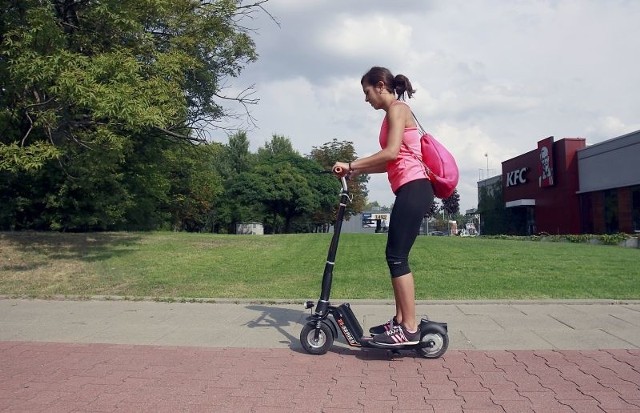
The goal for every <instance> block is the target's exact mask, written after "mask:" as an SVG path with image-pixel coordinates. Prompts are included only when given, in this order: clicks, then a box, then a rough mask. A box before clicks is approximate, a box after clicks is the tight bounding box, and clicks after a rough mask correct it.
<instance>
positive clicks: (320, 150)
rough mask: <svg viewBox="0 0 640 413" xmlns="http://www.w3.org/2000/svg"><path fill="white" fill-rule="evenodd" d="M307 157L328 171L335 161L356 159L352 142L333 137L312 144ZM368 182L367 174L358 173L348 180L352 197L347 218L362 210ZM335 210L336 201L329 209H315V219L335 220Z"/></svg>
mask: <svg viewBox="0 0 640 413" xmlns="http://www.w3.org/2000/svg"><path fill="white" fill-rule="evenodd" d="M309 157H310V158H311V159H313V160H315V161H316V162H317V163H318V164H320V165H321V166H322V167H323V168H324V169H325V170H326V171H330V170H331V168H332V167H333V165H334V164H335V163H336V162H337V161H344V162H349V161H352V160H354V159H356V158H357V155H356V152H355V149H354V148H353V142H349V141H343V142H340V141H338V140H337V139H335V138H334V139H333V140H332V141H331V142H327V143H325V144H323V145H322V146H320V147H315V146H314V147H313V149H312V151H311V154H310V155H309ZM368 182H369V176H368V175H358V176H357V177H356V178H355V179H353V180H349V182H348V186H349V192H350V194H351V195H352V196H353V199H352V201H351V203H350V204H349V208H347V213H346V217H347V219H348V218H349V217H351V216H353V215H357V214H359V213H361V212H362V211H364V209H365V205H366V203H367V195H368V191H367V183H368ZM336 211H337V203H336V206H334V207H333V209H332V210H331V211H324V210H319V211H317V220H318V221H324V222H333V221H335V216H336Z"/></svg>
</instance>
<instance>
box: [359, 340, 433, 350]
mask: <svg viewBox="0 0 640 413" xmlns="http://www.w3.org/2000/svg"><path fill="white" fill-rule="evenodd" d="M359 341H360V345H361V346H362V347H372V348H379V349H382V350H415V349H419V348H425V347H428V346H429V344H428V343H426V342H422V341H419V342H418V343H416V344H400V345H396V346H390V345H388V344H380V343H376V342H375V341H373V337H361V338H360V340H359Z"/></svg>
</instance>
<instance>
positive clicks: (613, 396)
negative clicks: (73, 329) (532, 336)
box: [0, 342, 640, 413]
mask: <svg viewBox="0 0 640 413" xmlns="http://www.w3.org/2000/svg"><path fill="white" fill-rule="evenodd" d="M183 411H189V412H234V413H235V412H261V413H262V412H267V413H268V412H367V413H368V412H412V411H414V412H421V413H424V412H434V411H435V412H446V413H451V412H465V413H468V412H518V413H521V412H545V413H548V412H602V411H605V412H640V350H600V351H550V350H545V351H449V352H448V353H446V354H445V356H444V357H443V358H441V359H437V360H427V359H423V358H418V357H414V355H413V353H407V354H406V355H405V356H403V357H398V358H393V359H392V358H389V357H388V354H387V353H385V352H382V351H377V350H368V351H358V350H354V351H352V350H351V349H341V348H337V349H336V352H330V353H328V354H325V355H323V356H311V355H307V354H303V353H299V352H296V351H294V350H289V349H259V350H257V349H238V348H233V349H232V348H195V347H154V346H129V345H105V344H56V343H32V342H29V343H23V342H0V412H2V413H5V412H183Z"/></svg>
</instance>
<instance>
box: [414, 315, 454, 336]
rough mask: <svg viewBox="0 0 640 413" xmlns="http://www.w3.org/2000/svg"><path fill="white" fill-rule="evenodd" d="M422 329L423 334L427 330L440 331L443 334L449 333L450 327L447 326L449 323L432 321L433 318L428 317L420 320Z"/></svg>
mask: <svg viewBox="0 0 640 413" xmlns="http://www.w3.org/2000/svg"><path fill="white" fill-rule="evenodd" d="M419 328H420V331H421V332H422V334H421V336H423V335H424V334H425V333H426V332H429V331H431V332H434V331H435V332H436V333H440V334H442V335H447V333H448V327H447V323H441V322H438V321H431V320H427V319H426V318H423V319H422V320H420V327H419Z"/></svg>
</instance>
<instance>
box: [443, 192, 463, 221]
mask: <svg viewBox="0 0 640 413" xmlns="http://www.w3.org/2000/svg"><path fill="white" fill-rule="evenodd" d="M442 209H443V210H444V212H445V213H446V214H448V215H449V216H451V215H455V214H457V213H458V212H460V194H458V190H457V189H454V190H453V194H451V196H450V197H449V198H446V199H443V200H442Z"/></svg>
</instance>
